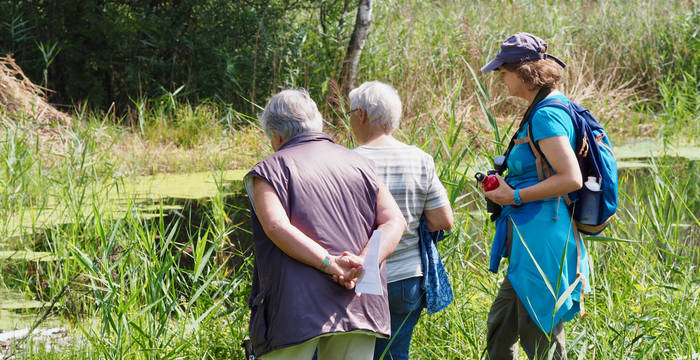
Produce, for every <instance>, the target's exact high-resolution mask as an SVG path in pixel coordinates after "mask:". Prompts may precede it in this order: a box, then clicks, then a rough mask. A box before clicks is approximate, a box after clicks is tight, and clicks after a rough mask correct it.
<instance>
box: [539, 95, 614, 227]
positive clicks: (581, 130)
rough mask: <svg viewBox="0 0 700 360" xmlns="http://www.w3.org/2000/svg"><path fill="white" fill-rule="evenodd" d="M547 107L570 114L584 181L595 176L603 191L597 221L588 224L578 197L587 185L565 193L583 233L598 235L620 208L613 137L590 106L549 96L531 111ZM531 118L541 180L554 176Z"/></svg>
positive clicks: (574, 217)
mask: <svg viewBox="0 0 700 360" xmlns="http://www.w3.org/2000/svg"><path fill="white" fill-rule="evenodd" d="M545 106H552V107H557V108H560V109H562V110H564V111H566V112H567V113H568V114H569V116H570V117H571V120H572V122H573V125H574V130H575V133H576V145H575V148H574V152H575V153H576V159H577V160H578V165H579V168H580V169H581V175H582V176H583V180H584V181H585V180H586V179H587V178H588V177H591V176H592V177H595V178H596V179H597V180H598V184H600V191H601V193H602V194H601V196H600V201H599V205H600V206H599V209H598V212H597V213H598V219H597V221H596V220H595V219H593V221H590V219H588V221H586V224H584V223H582V222H581V220H582V215H583V214H584V211H582V209H581V201H579V199H580V198H581V196H582V195H583V192H584V191H588V190H587V189H586V187H585V186H584V187H583V188H581V189H580V190H577V191H574V192H571V193H569V194H568V196H564V199H565V200H566V204H567V205H568V206H569V211H573V219H574V221H575V223H576V226H577V228H578V231H580V232H582V233H584V234H589V235H597V234H599V233H600V232H601V231H603V229H605V227H606V226H608V224H609V223H610V220H612V217H613V216H614V215H615V212H616V211H617V184H618V183H617V161H616V160H615V156H614V155H613V150H612V145H610V140H609V139H608V137H607V135H606V134H605V130H603V127H602V126H600V124H599V123H598V121H597V120H596V119H595V118H594V117H593V115H591V113H590V112H589V111H588V109H586V108H584V107H582V106H580V105H578V104H576V103H574V102H573V101H570V102H569V103H565V102H563V101H561V100H559V99H556V98H546V99H544V100H542V101H540V102H539V103H538V104H537V105H536V106H535V108H534V110H533V111H532V113H534V112H535V110H537V109H540V108H542V107H545ZM532 113H531V114H532ZM531 119H532V115H530V118H528V120H527V122H528V128H527V139H528V140H527V141H528V143H529V144H530V149H531V150H532V153H533V154H534V155H535V159H536V165H537V174H538V177H539V180H540V181H541V180H543V179H545V178H547V177H550V176H552V174H553V171H552V168H551V166H550V165H549V163H548V162H547V159H546V158H545V157H544V154H543V153H542V150H541V149H540V147H539V145H537V143H535V142H534V141H532V136H531V134H532V123H531V121H530V120H531ZM545 165H546V166H545Z"/></svg>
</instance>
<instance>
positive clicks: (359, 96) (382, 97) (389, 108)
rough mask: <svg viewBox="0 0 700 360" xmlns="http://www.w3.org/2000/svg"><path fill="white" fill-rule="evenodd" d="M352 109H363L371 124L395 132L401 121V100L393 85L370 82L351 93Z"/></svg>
mask: <svg viewBox="0 0 700 360" xmlns="http://www.w3.org/2000/svg"><path fill="white" fill-rule="evenodd" d="M349 96H350V109H357V108H363V109H364V110H365V112H366V113H367V117H368V118H369V120H370V124H372V125H374V126H376V127H380V128H382V129H384V131H394V130H396V129H397V128H398V127H399V121H400V120H401V98H400V97H399V93H398V92H397V91H396V89H394V88H393V87H392V86H391V85H389V84H385V83H383V82H381V81H368V82H365V83H363V84H362V85H360V87H358V88H355V89H353V90H352V91H350V95H349Z"/></svg>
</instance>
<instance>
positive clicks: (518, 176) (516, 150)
mask: <svg viewBox="0 0 700 360" xmlns="http://www.w3.org/2000/svg"><path fill="white" fill-rule="evenodd" d="M551 97H552V98H556V99H558V100H561V101H564V102H565V103H568V102H569V99H567V98H566V96H564V95H563V94H556V95H553V96H551ZM531 122H532V139H533V140H534V141H540V140H542V139H546V138H549V137H554V136H567V137H568V138H569V143H570V144H571V148H572V149H573V148H574V146H575V144H576V143H575V141H576V139H575V132H574V125H573V123H572V122H571V117H570V116H569V114H567V113H566V111H564V110H562V109H560V108H556V107H553V106H545V107H543V108H541V109H538V110H537V111H535V113H534V114H533V115H532V120H531ZM526 136H527V125H526V126H523V129H522V130H520V132H518V136H517V137H516V139H520V138H523V137H526ZM506 182H508V184H510V186H512V187H514V188H517V189H522V188H525V187H528V186H532V185H534V184H537V183H538V182H539V180H538V178H537V165H536V164H535V156H534V155H533V154H532V150H530V145H529V144H528V143H527V142H525V143H522V144H519V145H515V146H514V147H513V149H512V150H511V152H510V155H509V156H508V176H506Z"/></svg>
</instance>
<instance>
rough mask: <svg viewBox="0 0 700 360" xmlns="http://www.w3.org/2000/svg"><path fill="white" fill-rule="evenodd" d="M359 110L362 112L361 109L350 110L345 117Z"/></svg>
mask: <svg viewBox="0 0 700 360" xmlns="http://www.w3.org/2000/svg"><path fill="white" fill-rule="evenodd" d="M357 110H360V108H354V109H350V110H348V111H346V112H345V115H351V114H352V113H354V112H355V111H357Z"/></svg>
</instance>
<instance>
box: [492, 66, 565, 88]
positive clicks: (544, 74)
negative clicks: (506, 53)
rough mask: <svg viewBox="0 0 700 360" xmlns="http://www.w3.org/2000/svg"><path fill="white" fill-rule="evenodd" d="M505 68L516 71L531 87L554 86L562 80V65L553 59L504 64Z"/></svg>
mask: <svg viewBox="0 0 700 360" xmlns="http://www.w3.org/2000/svg"><path fill="white" fill-rule="evenodd" d="M501 66H502V67H503V68H504V69H506V70H508V71H512V72H514V73H516V74H517V75H518V76H519V77H520V78H521V79H522V80H523V81H524V82H525V84H526V85H527V86H528V87H529V88H530V90H535V89H537V88H540V87H549V88H554V87H555V86H556V85H557V84H558V83H559V82H560V81H561V74H562V67H561V65H559V64H557V62H556V61H554V60H552V59H542V60H535V61H527V62H523V63H518V64H503V65H501Z"/></svg>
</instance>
